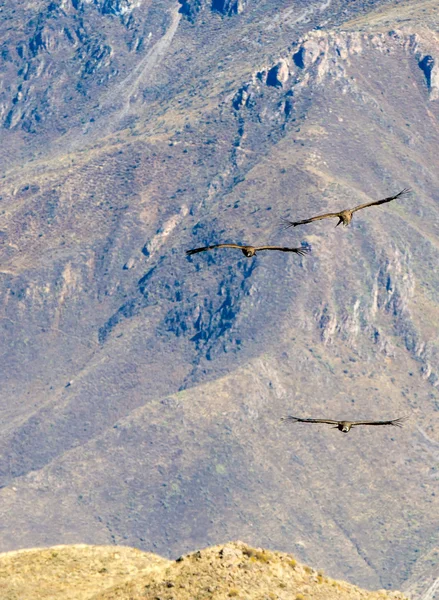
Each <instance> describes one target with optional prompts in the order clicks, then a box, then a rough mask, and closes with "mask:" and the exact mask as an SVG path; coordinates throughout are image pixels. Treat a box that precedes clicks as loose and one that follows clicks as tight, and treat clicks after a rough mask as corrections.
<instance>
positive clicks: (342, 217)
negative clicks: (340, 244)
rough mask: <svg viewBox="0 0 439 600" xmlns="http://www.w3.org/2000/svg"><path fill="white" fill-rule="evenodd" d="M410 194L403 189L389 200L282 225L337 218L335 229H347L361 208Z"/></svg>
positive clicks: (294, 225)
mask: <svg viewBox="0 0 439 600" xmlns="http://www.w3.org/2000/svg"><path fill="white" fill-rule="evenodd" d="M410 192H411V190H410V189H409V188H405V189H403V190H401V191H400V192H398V193H397V194H396V195H395V196H390V197H389V198H383V200H375V201H374V202H366V203H365V204H359V205H358V206H355V207H354V208H350V209H349V208H347V209H346V210H342V211H340V212H335V213H325V214H324V215H317V217H311V218H310V219H304V220H303V221H288V220H287V219H284V221H283V223H284V225H286V227H287V228H288V227H297V225H306V223H312V222H313V221H320V220H321V219H331V218H332V217H337V218H338V223H337V225H336V227H338V226H339V225H340V223H343V225H344V226H345V227H347V226H348V225H349V223H350V222H351V221H352V217H353V215H354V212H356V211H357V210H361V209H362V208H367V207H368V206H375V205H378V204H385V203H386V202H392V200H396V199H397V198H400V197H401V196H406V195H407V194H409V193H410Z"/></svg>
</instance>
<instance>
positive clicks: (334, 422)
mask: <svg viewBox="0 0 439 600" xmlns="http://www.w3.org/2000/svg"><path fill="white" fill-rule="evenodd" d="M281 421H292V422H293V423H328V424H329V425H338V424H339V421H332V420H331V419H301V418H300V417H291V416H288V417H282V418H281Z"/></svg>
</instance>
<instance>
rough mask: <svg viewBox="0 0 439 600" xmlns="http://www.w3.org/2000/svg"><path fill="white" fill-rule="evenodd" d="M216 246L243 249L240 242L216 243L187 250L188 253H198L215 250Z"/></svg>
mask: <svg viewBox="0 0 439 600" xmlns="http://www.w3.org/2000/svg"><path fill="white" fill-rule="evenodd" d="M214 248H239V250H241V248H242V246H238V244H215V245H214V246H204V247H203V248H194V249H193V250H186V254H187V255H191V254H198V252H206V251H207V250H213V249H214Z"/></svg>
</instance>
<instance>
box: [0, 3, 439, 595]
mask: <svg viewBox="0 0 439 600" xmlns="http://www.w3.org/2000/svg"><path fill="white" fill-rule="evenodd" d="M110 4H111V3H110ZM360 4H361V6H360ZM104 5H105V6H106V7H107V8H108V6H109V5H108V6H107V4H106V3H93V4H90V5H85V4H84V6H82V5H81V7H80V6H79V5H78V7H77V8H75V7H74V6H73V5H68V7H69V9H68V10H67V9H65V8H63V9H62V10H63V11H64V12H63V14H61V12H60V11H61V5H60V7H59V10H58V9H57V10H58V13H59V14H58V13H57V14H58V16H57V19H61V20H60V21H59V23H60V24H61V23H62V24H63V27H64V26H65V27H67V23H70V22H72V23H77V22H79V20H81V19H82V20H83V21H84V22H85V21H87V28H88V29H87V31H89V29H90V30H91V31H93V32H95V34H96V36H100V35H103V32H105V35H106V36H107V38H110V37H111V40H113V41H111V43H110V42H109V43H110V46H111V47H112V51H111V52H110V54H109V55H108V57H109V60H110V62H109V63H108V65H107V67H108V69H111V68H113V67H111V65H112V64H113V62H114V61H116V62H115V63H114V64H116V63H117V61H121V63H120V67H118V72H119V74H120V76H119V75H114V79H112V78H107V80H106V81H105V82H102V84H99V85H98V82H97V80H96V78H95V77H94V76H93V77H92V83H90V86H91V88H90V97H87V100H84V102H83V104H80V105H76V104H75V106H76V108H75V110H71V111H68V117H66V119H67V123H66V128H65V131H61V130H58V129H57V128H56V127H55V126H54V125H53V124H54V123H55V122H56V118H55V117H52V116H51V117H50V118H49V119H48V120H47V121H44V123H46V124H44V123H42V124H41V125H39V124H38V123H39V122H36V124H35V126H34V130H32V131H28V130H26V128H23V127H22V124H23V122H24V119H25V117H23V120H22V119H21V117H20V119H19V120H17V121H16V122H15V124H14V126H12V121H11V123H9V125H8V122H7V121H4V122H3V125H4V134H5V136H6V138H5V139H6V140H12V141H11V143H10V144H9V143H7V144H6V145H5V150H4V153H5V164H6V167H7V169H6V170H5V175H4V177H3V179H2V191H1V203H2V217H3V221H2V226H1V227H2V237H1V239H2V254H1V287H0V297H1V306H2V313H1V326H2V340H3V354H2V357H1V367H2V368H1V371H0V378H1V383H2V389H3V394H2V401H1V409H2V425H1V432H2V436H1V442H0V445H1V462H0V474H1V482H2V483H1V485H2V486H3V487H2V489H1V490H0V498H1V506H0V510H1V511H2V516H3V518H4V522H7V523H8V527H7V528H5V529H4V530H3V531H2V534H1V536H0V546H1V548H2V549H4V550H10V549H16V548H19V547H29V546H35V545H53V544H57V543H60V542H62V543H78V542H84V541H85V542H89V543H100V544H108V543H127V544H131V545H136V546H139V547H140V548H143V549H147V550H152V551H158V552H160V553H162V554H164V555H167V556H173V557H175V556H177V555H178V554H180V553H182V552H187V551H190V550H191V549H193V548H196V547H202V546H204V545H207V544H215V543H216V542H218V541H219V540H221V539H225V538H226V539H232V538H236V537H245V538H246V539H248V540H249V541H250V542H251V543H252V544H255V545H259V544H263V545H264V546H267V547H272V548H274V547H277V548H281V549H282V550H286V551H287V550H294V552H295V553H297V555H298V556H299V557H300V558H301V559H303V560H306V561H307V562H311V563H314V564H316V563H318V564H320V565H321V566H322V567H323V568H325V570H326V571H328V573H330V574H331V575H332V576H335V577H340V578H341V577H343V578H347V579H349V580H350V581H355V582H356V583H359V584H361V585H364V586H368V587H373V588H379V587H390V586H392V587H401V586H402V585H403V583H404V581H406V580H409V578H410V576H411V575H412V574H413V573H416V572H417V571H416V561H417V559H418V557H419V556H421V555H423V554H427V553H429V552H430V551H431V550H432V549H433V548H434V547H435V546H437V544H438V540H437V530H438V529H437V523H438V509H437V502H435V497H436V496H435V494H437V474H436V463H437V439H438V423H437V410H438V406H439V404H438V394H437V383H438V381H439V364H438V357H439V354H438V341H437V340H438V336H437V332H436V324H437V323H438V311H439V307H438V303H437V297H438V294H437V292H438V287H439V280H438V277H437V269H436V268H435V266H436V263H437V258H438V249H439V240H438V236H437V231H438V228H437V226H438V219H439V214H438V204H437V200H438V194H437V189H438V181H437V180H438V175H437V172H438V171H437V147H438V142H439V131H438V105H437V90H438V89H439V88H438V85H437V83H438V82H437V75H436V69H437V66H436V65H437V58H436V57H437V56H438V48H439V46H438V41H437V22H436V20H435V17H434V14H435V13H434V10H435V8H436V7H437V3H433V2H424V3H405V4H398V5H397V6H396V7H395V5H394V4H393V3H370V4H369V5H365V4H364V3H358V6H357V3H349V8H346V5H345V4H344V3H335V2H334V3H333V4H331V5H330V6H326V5H325V6H323V5H322V4H321V3H313V4H312V5H309V4H308V3H307V6H305V5H304V4H303V3H297V4H296V5H294V8H295V9H296V11H295V12H294V11H293V12H294V14H293V12H291V7H287V6H286V5H283V4H279V5H277V4H272V3H255V4H253V5H252V4H246V5H245V6H244V10H243V11H242V12H241V13H240V14H239V15H235V16H226V15H223V16H221V14H220V13H219V12H218V10H214V11H211V10H210V8H209V6H207V5H203V6H200V10H199V11H195V12H196V14H195V13H193V11H192V13H191V14H190V15H187V14H181V13H177V12H176V6H175V5H166V6H165V5H163V6H161V5H160V6H159V7H157V12H154V10H153V8H151V7H149V5H148V6H147V5H146V4H142V5H141V6H139V7H137V8H134V9H133V11H132V13H130V14H132V17H133V19H134V21H133V22H136V23H137V25H136V27H140V28H147V29H148V27H147V25H148V24H149V21H147V17H146V16H145V15H146V13H145V12H142V11H146V10H148V11H149V10H152V11H153V16H154V15H155V16H154V19H156V20H155V21H154V20H153V21H152V23H153V24H155V25H154V27H153V29H154V35H153V39H152V40H151V44H150V45H148V47H147V48H146V47H145V48H144V49H143V50H141V51H140V53H136V52H134V51H131V50H130V46H129V44H128V41H127V40H128V37H127V36H129V35H132V33H130V34H128V33H127V32H128V31H131V30H130V29H129V27H128V25H127V24H126V22H125V16H124V15H122V14H114V10H113V9H112V10H113V12H111V11H110V13H109V12H107V9H106V8H105V6H104ZM116 5H117V6H118V3H114V5H113V4H111V6H113V8H114V9H117V6H116ZM329 8H330V10H329ZM374 8H378V9H379V10H377V12H371V10H372V9H374ZM40 10H41V11H42V13H43V14H44V15H45V18H46V17H47V18H48V16H47V14H46V12H47V4H46V3H40ZM137 10H138V11H139V12H136V11H137ZM344 11H347V12H346V13H345V12H344ZM119 12H120V11H119ZM183 12H184V11H183ZM226 12H229V11H228V9H227V10H226ZM232 12H233V11H232ZM238 12H239V11H238ZM64 13H65V14H64ZM148 14H149V12H148ZM191 15H192V16H191ZM11 16H12V13H11ZM188 16H190V17H191V20H189V19H188V18H187V17H188ZM301 17H303V18H301ZM51 18H52V17H51ZM148 18H149V17H148ZM151 18H152V17H151ZM136 19H138V21H136ZM43 20H44V19H43ZM24 22H25V19H23V23H24ZM54 22H58V21H56V20H55V21H54ZM130 22H131V21H130ZM159 22H160V23H162V24H163V26H162V27H159V26H158V25H157V23H159ZM64 24H65V25H64ZM151 27H152V25H151ZM107 28H108V29H107ZM142 31H143V29H142ZM145 31H146V30H145ZM15 33H16V32H11V31H9V33H8V35H15ZM28 33H29V32H28V30H24V29H23V31H22V32H21V33H20V35H22V36H28ZM17 35H18V34H17ZM84 35H85V34H84ZM90 35H91V34H90ZM146 35H148V34H146ZM26 39H28V38H26ZM87 39H88V38H87ZM11 43H12V42H11ZM84 43H85V42H84ZM14 44H15V41H14ZM28 44H30V41H28ZM14 47H15V46H14ZM62 47H64V46H62ZM122 48H123V50H122ZM39 52H40V53H42V55H44V57H45V60H49V58H47V57H46V54H45V53H46V52H47V48H46V49H44V48H43V47H41V48H40V50H39ZM63 52H64V50H63ZM133 53H134V54H133ZM23 56H24V55H23ZM38 56H40V55H38ZM55 58H56V57H55V56H51V58H50V60H53V61H54V67H53V68H54V69H55V70H54V71H53V72H52V71H49V72H48V73H47V76H46V77H45V78H42V79H41V80H38V85H39V86H40V85H41V86H46V87H45V88H44V89H45V90H46V91H47V90H51V89H52V87H51V85H52V78H54V79H56V78H58V77H61V75H60V73H61V72H63V71H62V69H67V71H66V72H67V73H70V70H69V69H70V67H68V65H69V64H70V63H69V61H68V60H67V59H66V62H63V61H61V59H56V60H55ZM14 60H15V62H14V66H11V71H8V73H9V75H7V77H9V79H6V80H5V81H6V82H9V83H10V84H11V85H12V83H11V82H13V81H15V83H17V81H18V80H15V79H14V77H15V76H17V77H18V75H16V73H18V72H19V71H20V70H21V69H22V68H23V64H22V63H21V62H20V60H25V58H21V57H20V54H19V53H18V54H17V56H16V58H15V59H14ZM26 60H28V59H26ZM29 60H30V59H29ZM32 60H34V58H32ZM35 60H37V58H35ZM38 60H39V59H38ZM83 60H84V59H82V58H81V59H78V61H79V62H80V64H84V62H83ZM112 61H113V62H112ZM124 61H125V62H124ZM31 62H32V61H31ZM122 63H124V64H125V67H122ZM117 64H119V63H117ZM107 67H105V69H106V68H107ZM29 68H30V67H29ZM114 68H116V67H114ZM14 69H15V70H14ZM102 69H104V65H102ZM105 69H104V71H105ZM105 72H107V71H105ZM14 73H15V75H14ZM122 75H123V76H122ZM21 76H22V75H20V77H21ZM77 76H78V77H79V79H78V80H72V85H73V81H76V83H75V84H74V85H75V86H76V87H77V86H78V85H79V83H80V81H82V79H81V77H82V75H81V74H80V73H79V71H78V73H77ZM23 77H24V75H23ZM15 83H14V85H15ZM29 85H30V84H29ZM94 85H96V86H97V87H96V89H95V88H94V87H93V86H94ZM99 86H101V87H99ZM98 87H99V90H98ZM101 88H102V89H101ZM8 89H9V88H8V87H7V86H6V85H5V86H4V88H3V92H4V93H5V94H6V92H7V91H8ZM11 89H12V88H11ZM32 90H34V91H35V88H32V89H30V91H29V93H30V94H31V96H32V100H29V102H27V101H26V100H23V102H24V103H25V106H23V110H24V112H23V113H22V114H24V113H26V114H28V112H26V111H32V110H33V109H32V106H34V104H33V103H35V106H40V105H41V104H40V103H41V100H40V99H39V95H38V94H37V92H36V91H35V96H33V95H32V94H33V93H34V91H32ZM49 95H50V94H49ZM5 101H6V100H5ZM10 102H11V103H12V105H13V106H15V105H18V102H17V103H15V104H14V103H13V100H11V99H10ZM20 102H21V100H20ZM57 102H60V106H64V103H63V101H62V99H60V96H59V94H58V93H56V94H54V95H53V97H52V96H51V97H50V102H49V104H48V106H49V105H50V107H49V108H47V110H48V111H49V113H48V114H51V115H52V112H50V111H52V110H53V111H55V112H56V111H57V110H58V109H57V108H56V107H57V106H58V104H57ZM76 109H78V112H76ZM11 110H12V108H11ZM5 114H6V113H5ZM17 114H18V113H17ZM78 115H82V116H81V119H83V120H84V123H80V124H78V123H77V121H75V119H76V120H77V119H78V118H79V117H78ZM49 125H50V126H49ZM49 142H50V143H49ZM6 148H7V149H8V151H7V152H6ZM9 148H10V151H9ZM6 154H8V156H6ZM31 159H32V160H31ZM406 186H407V187H411V188H412V190H413V195H412V196H411V197H408V198H406V199H404V200H400V201H396V202H394V203H392V204H390V205H387V206H384V207H373V208H370V209H367V210H365V211H361V212H359V213H357V214H356V215H355V217H354V220H353V222H352V224H351V226H350V227H349V228H348V229H342V228H341V227H340V228H337V229H335V228H334V225H335V222H334V223H332V222H330V221H323V222H320V223H315V224H312V225H309V226H304V227H302V228H296V229H294V230H288V231H282V229H281V227H280V220H281V217H284V216H287V217H289V218H294V219H295V218H305V217H307V216H311V215H314V214H318V213H319V212H325V211H327V210H331V211H332V210H339V209H342V208H346V207H350V206H354V205H356V204H359V203H361V202H366V201H368V200H372V199H378V198H382V197H385V196H387V195H389V194H392V193H396V192H397V191H399V190H401V189H402V188H403V187H406ZM220 241H235V242H247V243H278V242H279V243H282V244H285V245H287V244H292V245H298V244H300V243H303V244H309V245H311V247H312V253H311V255H310V256H308V257H304V258H299V257H296V256H283V255H280V256H275V255H264V254H261V255H259V256H257V257H256V258H255V259H254V260H250V259H246V258H244V257H242V255H241V254H239V253H238V254H236V253H234V252H233V251H230V252H228V251H226V250H224V251H217V252H213V253H210V254H208V255H199V256H194V257H192V258H190V259H188V258H186V256H185V254H184V252H185V250H187V249H189V248H191V247H196V246H198V245H204V244H206V243H215V242H220ZM288 413H290V414H295V415H296V414H297V415H298V416H322V417H325V416H328V417H330V418H352V419H355V418H396V417H399V416H402V415H405V414H407V415H408V416H409V417H410V419H409V421H408V423H407V425H406V427H405V428H404V429H402V430H400V431H399V430H398V431H393V430H390V431H388V430H384V431H382V430H378V431H370V430H369V431H367V430H358V431H357V430H354V431H352V432H351V433H350V434H349V437H345V436H341V434H339V432H336V431H331V430H327V429H325V428H311V429H310V428H308V426H306V425H303V426H301V425H300V424H297V425H296V426H294V427H293V426H292V427H291V428H287V427H285V426H282V425H280V422H279V421H280V417H282V416H284V415H285V414H288ZM428 577H429V576H428ZM428 577H427V576H426V581H427V580H428V581H430V580H429V579H428ZM426 585H427V583H426ZM428 585H431V581H430V583H428ZM425 589H426V588H425ZM417 590H418V593H419V594H421V593H422V586H418V588H417Z"/></svg>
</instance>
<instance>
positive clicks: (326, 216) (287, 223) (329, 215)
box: [282, 213, 339, 229]
mask: <svg viewBox="0 0 439 600" xmlns="http://www.w3.org/2000/svg"><path fill="white" fill-rule="evenodd" d="M338 216H339V213H325V214H324V215H317V217H311V219H304V220H303V221H288V219H283V220H282V225H284V226H285V229H288V227H297V225H306V224H307V223H312V222H313V221H320V220H321V219H331V218H332V217H338Z"/></svg>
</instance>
